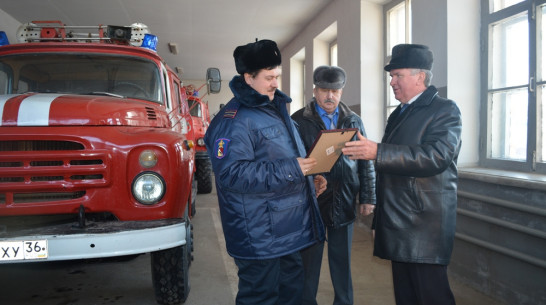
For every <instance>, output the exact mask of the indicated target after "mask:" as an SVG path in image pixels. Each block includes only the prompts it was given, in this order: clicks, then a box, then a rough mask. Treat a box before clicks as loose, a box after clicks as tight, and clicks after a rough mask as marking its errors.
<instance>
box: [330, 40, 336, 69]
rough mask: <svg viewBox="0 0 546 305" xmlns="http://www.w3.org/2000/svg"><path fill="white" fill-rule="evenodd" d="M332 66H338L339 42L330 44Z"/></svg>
mask: <svg viewBox="0 0 546 305" xmlns="http://www.w3.org/2000/svg"><path fill="white" fill-rule="evenodd" d="M330 66H337V40H336V41H334V42H332V43H331V44H330Z"/></svg>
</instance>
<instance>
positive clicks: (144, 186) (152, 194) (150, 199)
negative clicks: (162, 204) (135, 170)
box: [132, 172, 165, 204]
mask: <svg viewBox="0 0 546 305" xmlns="http://www.w3.org/2000/svg"><path fill="white" fill-rule="evenodd" d="M132 191H133V196H134V197H135V198H136V200H138V202H140V203H142V204H154V203H157V202H159V200H161V198H163V195H164V194H165V181H164V180H163V178H161V176H160V175H159V174H157V173H154V172H144V173H141V174H139V175H138V176H137V177H136V178H135V180H134V181H133V186H132Z"/></svg>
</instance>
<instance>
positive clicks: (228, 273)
mask: <svg viewBox="0 0 546 305" xmlns="http://www.w3.org/2000/svg"><path fill="white" fill-rule="evenodd" d="M367 222H369V219H359V220H358V221H357V224H356V225H355V233H354V240H353V255H352V270H353V286H354V291H355V305H394V297H393V290H392V282H391V281H392V279H391V273H390V263H389V262H388V261H385V260H380V259H378V258H375V257H373V256H372V241H371V232H370V230H369V229H368V226H367V225H366V223H367ZM193 224H194V237H195V241H194V246H195V252H194V256H195V259H194V261H193V263H192V266H191V268H190V281H191V292H190V296H189V297H188V300H187V301H186V303H185V304H189V305H224V304H225V305H228V304H234V299H235V294H236V293H237V269H236V267H235V265H234V263H233V259H232V258H231V257H229V256H228V255H227V253H226V250H225V244H224V239H223V234H222V228H221V224H220V215H219V212H218V204H217V200H216V193H215V191H214V190H213V193H211V194H206V195H199V196H198V198H197V214H196V215H195V217H194V219H193ZM325 254H326V253H325ZM149 264H150V256H149V255H141V256H139V257H137V258H136V259H133V260H129V261H122V262H118V261H112V260H105V261H102V260H101V261H72V262H51V263H33V264H17V265H15V264H12V265H0V304H2V305H26V304H41V305H69V304H80V305H97V304H118V305H124V304H127V305H135V304H139V305H141V304H155V300H154V294H153V289H152V283H151V272H150V266H149ZM451 285H452V289H453V291H454V293H455V296H456V299H457V304H458V305H484V304H498V305H504V304H503V303H499V302H496V301H495V300H493V299H491V298H488V297H486V296H484V295H482V294H480V293H478V292H477V291H475V290H474V289H472V288H471V287H468V286H465V285H463V284H461V283H459V282H457V281H455V280H454V279H451ZM317 299H318V303H319V304H321V305H323V304H324V305H327V304H332V300H333V290H332V288H331V283H330V277H329V274H328V265H327V261H326V255H325V257H324V263H323V266H322V273H321V279H320V286H319V293H318V297H317Z"/></svg>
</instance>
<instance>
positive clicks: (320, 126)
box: [292, 66, 375, 305]
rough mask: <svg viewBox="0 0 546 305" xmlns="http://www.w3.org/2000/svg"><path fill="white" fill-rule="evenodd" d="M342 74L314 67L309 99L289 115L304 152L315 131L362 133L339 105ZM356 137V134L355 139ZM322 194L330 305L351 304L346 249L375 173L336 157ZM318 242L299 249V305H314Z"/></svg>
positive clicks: (367, 206) (369, 198) (367, 207)
mask: <svg viewBox="0 0 546 305" xmlns="http://www.w3.org/2000/svg"><path fill="white" fill-rule="evenodd" d="M346 78H347V77H346V73H345V71H344V70H343V69H342V68H340V67H337V66H320V67H318V68H316V69H315V71H314V73H313V83H314V85H315V87H314V89H313V95H314V97H313V99H312V100H311V101H310V102H309V103H308V104H307V106H305V108H303V109H300V110H298V111H297V112H296V113H294V114H293V115H292V119H294V120H295V121H296V123H297V124H298V130H299V132H300V135H301V136H302V139H303V142H304V144H305V148H306V149H307V151H309V149H310V148H311V146H312V145H313V142H314V140H315V138H316V137H317V136H318V134H319V132H320V131H321V130H328V129H344V128H357V129H358V130H359V131H360V133H361V134H366V132H365V130H364V124H363V123H362V120H361V119H360V117H359V116H358V115H357V114H356V113H354V112H353V111H351V109H349V107H348V106H347V105H345V104H344V103H343V102H342V101H341V96H342V93H343V88H344V87H345V83H346ZM355 138H356V136H355ZM324 176H325V177H326V180H327V181H328V184H327V188H326V191H324V193H322V194H321V195H320V196H319V197H318V203H319V208H320V212H321V217H322V220H323V222H324V224H325V226H326V232H327V243H328V264H329V267H330V278H331V280H332V285H333V287H334V300H333V304H334V305H350V304H353V286H352V278H351V245H352V236H353V223H354V221H355V218H356V215H357V209H358V210H359V211H360V213H361V214H362V215H368V214H370V213H372V211H373V209H374V204H375V172H374V168H373V164H372V162H371V161H366V160H358V161H355V160H350V159H349V158H347V157H346V156H341V157H340V158H339V159H338V161H337V162H336V163H335V164H334V166H333V168H332V170H331V171H330V172H329V173H326V174H324ZM357 205H359V208H357ZM323 250H324V242H321V243H318V244H316V245H313V246H311V247H309V248H307V249H305V250H303V251H302V258H303V264H304V268H305V288H304V293H303V304H304V305H316V304H317V301H316V295H317V290H318V284H319V276H320V268H321V263H322V254H323Z"/></svg>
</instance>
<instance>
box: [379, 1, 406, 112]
mask: <svg viewBox="0 0 546 305" xmlns="http://www.w3.org/2000/svg"><path fill="white" fill-rule="evenodd" d="M385 19H386V22H387V24H386V28H387V31H386V33H387V37H386V40H385V41H386V46H385V50H386V52H387V57H386V58H385V64H387V63H388V62H389V61H390V57H391V51H392V47H394V46H395V45H397V44H401V43H411V5H410V0H404V1H394V3H393V6H390V7H387V11H386V18H385ZM385 80H386V81H385V96H386V97H387V98H386V101H387V102H386V107H385V109H386V113H385V115H386V118H388V117H389V115H390V114H391V113H392V112H393V111H394V109H395V108H396V107H397V106H398V104H400V102H398V101H397V100H396V99H395V98H394V94H393V92H392V89H391V87H390V85H389V83H390V75H389V73H385ZM385 121H386V120H385Z"/></svg>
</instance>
